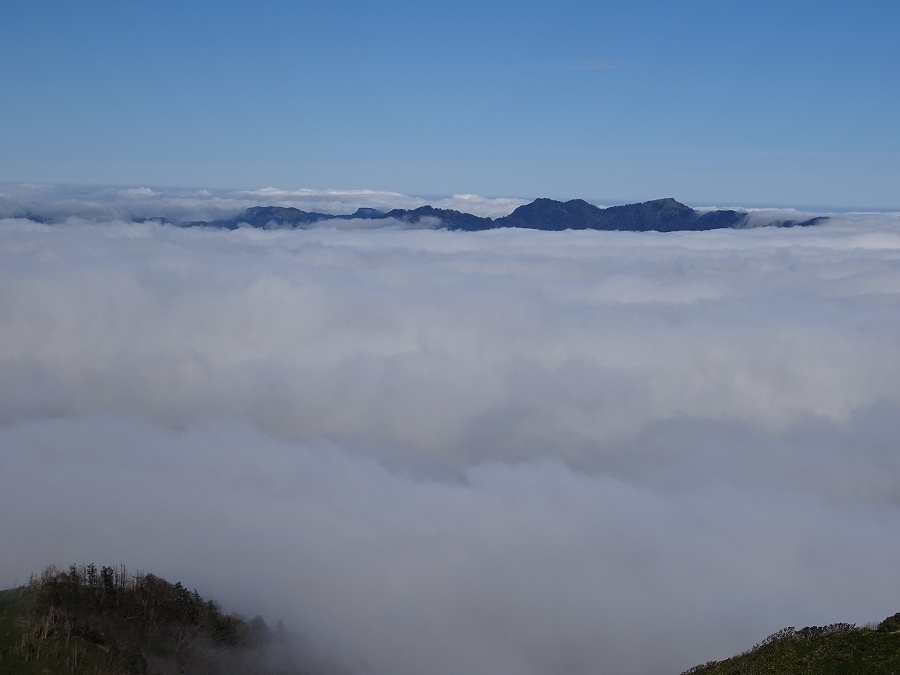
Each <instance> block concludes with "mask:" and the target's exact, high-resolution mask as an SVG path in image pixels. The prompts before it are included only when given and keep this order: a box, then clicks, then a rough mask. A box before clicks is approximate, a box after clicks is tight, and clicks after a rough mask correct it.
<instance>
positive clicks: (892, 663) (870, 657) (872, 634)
mask: <svg viewBox="0 0 900 675" xmlns="http://www.w3.org/2000/svg"><path fill="white" fill-rule="evenodd" d="M764 673H765V674H777V675H898V674H900V613H898V614H894V615H893V616H890V617H888V618H887V619H885V620H884V621H882V622H881V623H880V624H878V625H877V626H874V627H870V626H865V627H861V626H854V625H853V624H848V623H836V624H832V625H830V626H809V627H807V628H801V629H800V630H795V629H794V628H783V629H781V630H780V631H778V632H777V633H774V634H772V635H770V636H769V637H767V638H766V639H765V640H763V641H762V642H761V643H759V644H758V645H756V646H754V647H753V648H752V649H750V650H748V651H746V652H744V653H743V654H740V655H738V656H733V657H731V658H730V659H726V660H724V661H711V662H710V663H706V664H703V665H700V666H694V667H693V668H691V669H690V670H687V671H685V672H684V673H682V675H763V674H764Z"/></svg>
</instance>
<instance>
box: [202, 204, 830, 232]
mask: <svg viewBox="0 0 900 675" xmlns="http://www.w3.org/2000/svg"><path fill="white" fill-rule="evenodd" d="M351 219H363V220H384V221H389V220H393V221H401V222H405V223H410V224H412V225H421V226H429V225H430V226H434V227H441V228H445V229H448V230H465V231H468V232H476V231H480V230H493V229H497V228H501V227H520V228H528V229H533V230H553V231H559V230H625V231H632V232H647V231H657V232H677V231H687V230H715V229H720V228H740V227H747V226H748V225H749V223H748V214H747V213H742V212H740V211H733V210H719V211H706V212H703V211H695V210H694V209H692V208H690V207H689V206H685V205H684V204H682V203H680V202H677V201H675V200H674V199H672V198H671V197H670V198H667V199H655V200H653V201H649V202H643V203H640V204H625V205H623V206H611V207H609V208H605V209H603V208H600V207H598V206H594V205H593V204H590V203H588V202H586V201H584V200H583V199H572V200H570V201H567V202H560V201H556V200H555V199H535V200H534V201H533V202H531V203H530V204H525V205H524V206H520V207H519V208H517V209H516V210H515V211H513V212H512V213H510V214H509V215H508V216H504V217H502V218H482V217H480V216H475V215H472V214H471V213H463V212H461V211H455V210H452V209H437V208H435V207H433V206H420V207H418V208H416V209H393V210H391V211H388V212H387V213H384V212H382V211H379V210H377V209H371V208H361V209H358V210H357V211H356V212H355V213H352V214H349V215H346V214H345V215H331V214H327V213H316V212H307V211H301V210H300V209H295V208H292V207H285V206H254V207H252V208H249V209H246V210H245V211H242V212H241V213H239V214H237V215H236V216H233V217H231V218H225V219H220V220H213V221H210V222H192V223H184V225H185V226H197V225H203V226H207V227H223V228H227V229H235V228H237V227H240V226H241V225H249V226H251V227H259V228H301V229H302V228H307V227H309V226H311V225H314V224H315V223H319V222H322V221H325V220H351ZM825 220H827V218H826V217H823V216H820V217H818V218H810V219H808V220H781V221H775V222H772V223H771V224H772V225H775V226H778V227H795V226H796V227H805V226H809V225H816V224H818V223H820V222H823V221H825ZM386 224H387V223H386Z"/></svg>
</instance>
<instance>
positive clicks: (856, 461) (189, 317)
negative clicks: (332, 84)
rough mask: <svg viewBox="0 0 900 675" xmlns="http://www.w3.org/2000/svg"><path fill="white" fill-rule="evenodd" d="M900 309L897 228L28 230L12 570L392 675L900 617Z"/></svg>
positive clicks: (8, 417) (10, 270)
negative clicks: (57, 572)
mask: <svg viewBox="0 0 900 675" xmlns="http://www.w3.org/2000/svg"><path fill="white" fill-rule="evenodd" d="M367 198H368V197H367ZM127 199H130V198H126V199H125V200H123V199H122V198H115V199H114V198H110V199H109V203H110V204H111V205H112V206H111V207H110V208H113V209H119V212H120V213H121V214H126V213H128V208H130V207H128V206H127V204H126V202H127ZM345 202H347V203H348V204H349V202H350V199H349V198H347V199H346V200H345ZM123 204H126V205H123ZM359 205H368V204H366V203H359V202H356V203H353V204H352V205H350V206H352V208H350V206H348V208H347V211H345V212H351V211H352V210H353V208H355V207H356V206H359ZM59 208H60V212H61V213H62V212H64V210H65V208H66V207H65V205H63V206H60V207H59ZM173 208H174V207H173ZM185 208H188V207H187V206H185ZM190 208H195V207H194V206H190ZM301 208H302V207H301ZM321 210H325V209H324V208H322V209H321ZM510 210H511V209H510ZM155 215H158V214H155ZM132 216H133V214H131V215H129V217H132ZM80 217H81V218H86V216H85V215H84V214H81V216H80ZM116 217H125V216H124V215H122V216H116ZM898 301H900V219H898V217H897V216H896V215H891V214H882V215H871V214H870V215H847V216H838V217H835V218H833V219H832V221H831V222H830V223H829V224H827V225H822V226H817V227H815V228H807V229H774V228H762V229H754V230H718V231H711V232H682V233H669V234H660V233H628V232H593V231H579V232H571V231H570V232H536V231H528V230H497V231H490V232H479V233H464V232H446V231H430V230H412V231H400V230H396V231H394V230H381V231H362V230H357V231H339V230H336V229H331V228H327V227H326V228H320V229H315V230H309V231H283V230H282V231H261V230H250V229H240V230H236V231H233V232H228V231H212V230H207V229H193V230H182V229H178V228H175V227H170V226H165V225H158V224H155V223H143V224H134V223H122V222H107V223H103V222H100V223H90V222H83V221H77V222H76V221H70V223H69V224H66V225H54V226H47V225H40V224H36V223H34V222H30V221H27V220H23V219H19V220H3V221H0V319H2V320H0V382H3V385H4V386H3V387H2V390H0V462H2V465H0V509H2V512H3V513H4V514H6V517H5V518H3V519H2V520H0V542H3V549H4V555H3V556H2V557H0V584H2V585H3V586H7V585H11V584H12V583H13V582H14V581H15V580H16V579H19V580H20V581H21V580H22V579H23V577H24V576H25V575H27V574H28V573H29V572H31V571H34V570H35V569H38V568H39V567H41V566H42V565H44V564H47V563H51V562H55V563H68V562H73V561H89V560H96V561H97V562H119V561H121V562H124V563H126V564H127V565H129V566H130V567H132V568H134V567H143V568H145V569H147V570H150V571H154V572H156V573H160V574H163V575H166V576H169V577H171V578H172V579H173V580H174V579H181V580H182V581H184V582H185V584H186V585H188V586H189V587H193V586H197V587H198V589H199V590H200V591H201V592H202V593H204V594H205V595H210V596H213V597H216V598H217V599H219V600H221V601H222V602H223V604H225V606H226V608H227V609H236V610H240V611H244V612H247V613H256V612H263V613H264V614H266V616H267V618H271V619H276V618H279V617H281V618H283V619H284V620H285V621H286V622H288V624H289V625H291V626H292V627H294V628H296V629H297V630H298V631H300V632H302V633H303V634H304V635H306V636H307V637H308V640H309V643H310V645H312V646H313V647H314V648H315V649H317V650H319V651H321V652H322V653H324V654H326V655H330V656H332V657H335V658H339V659H340V661H341V662H342V663H344V664H346V666H347V669H348V670H349V671H351V672H360V673H362V672H374V673H392V674H393V673H401V674H403V673H409V674H412V673H441V674H444V673H448V674H449V673H461V672H471V673H500V674H505V673H509V674H513V673H516V674H518V673H548V672H573V673H596V672H602V673H623V674H631V673H634V674H638V673H642V674H643V673H660V674H662V673H678V672H680V671H681V670H683V669H685V668H687V667H689V666H691V665H694V664H696V663H699V662H702V661H706V660H708V659H711V658H721V657H725V656H728V655H730V654H732V653H733V652H736V651H740V650H742V649H744V648H746V647H748V646H750V645H751V644H752V643H753V642H755V641H758V640H759V639H761V638H763V637H765V635H766V634H768V633H770V632H772V631H774V630H776V629H777V628H780V627H781V626H784V625H807V624H822V623H830V622H833V621H857V622H865V621H869V620H879V619H881V618H883V617H884V616H887V615H888V614H892V613H894V612H896V611H898V610H900V594H896V593H895V588H896V566H897V561H898V560H900V457H898V453H897V447H896V445H897V441H896V439H897V438H900V416H898V412H900V377H898V375H900V350H898V338H897V336H898V335H900V312H898V311H897V309H898Z"/></svg>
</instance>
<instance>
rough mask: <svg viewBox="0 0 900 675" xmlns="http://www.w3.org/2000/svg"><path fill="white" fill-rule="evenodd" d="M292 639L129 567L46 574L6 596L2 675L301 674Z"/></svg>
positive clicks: (2, 595) (0, 638)
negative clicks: (288, 639)
mask: <svg viewBox="0 0 900 675" xmlns="http://www.w3.org/2000/svg"><path fill="white" fill-rule="evenodd" d="M290 651H291V650H290V649H289V647H288V646H287V645H286V640H285V636H284V634H283V633H282V632H279V631H270V630H269V628H268V626H266V624H265V621H263V620H262V618H261V617H257V618H256V619H254V620H253V621H249V622H248V621H245V620H244V619H242V618H240V617H238V616H235V615H227V614H224V613H222V612H221V611H220V610H219V608H218V607H217V606H216V604H215V603H213V602H211V601H207V600H204V599H203V598H202V597H201V596H200V595H199V594H198V593H197V592H196V591H188V590H187V589H186V588H185V587H184V586H182V585H181V584H180V583H178V584H171V583H169V582H167V581H166V580H165V579H161V578H159V577H156V576H154V575H152V574H142V573H140V574H136V575H130V574H128V573H127V571H126V570H125V569H124V568H113V567H102V568H100V569H97V568H96V567H95V566H94V565H89V566H81V567H76V566H74V565H73V566H72V567H70V568H69V569H68V570H67V571H61V570H58V569H56V568H52V567H51V568H48V569H46V570H44V572H43V573H42V574H41V575H40V577H38V578H32V580H31V582H30V583H29V584H28V586H25V587H22V588H18V589H12V590H7V591H0V675H6V674H16V675H43V674H44V673H54V674H57V673H72V674H73V675H81V674H83V675H126V674H133V675H168V674H169V673H173V674H174V673H187V674H190V673H204V674H208V675H219V674H225V673H250V672H253V673H265V674H267V675H301V674H302V673H303V672H307V671H306V669H301V668H299V667H298V666H296V665H295V663H293V661H292V657H291V655H290Z"/></svg>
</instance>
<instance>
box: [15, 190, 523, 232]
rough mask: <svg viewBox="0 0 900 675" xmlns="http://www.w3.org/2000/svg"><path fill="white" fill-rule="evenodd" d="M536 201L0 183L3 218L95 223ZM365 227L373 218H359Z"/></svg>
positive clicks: (498, 209) (472, 209) (484, 207)
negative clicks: (258, 210) (257, 211)
mask: <svg viewBox="0 0 900 675" xmlns="http://www.w3.org/2000/svg"><path fill="white" fill-rule="evenodd" d="M528 201H530V200H526V199H514V198H508V197H497V198H492V197H482V196H480V195H472V194H456V195H453V196H451V197H444V198H437V199H432V200H426V199H423V198H421V197H411V196H409V195H404V194H401V193H399V192H387V191H383V190H314V189H309V188H302V189H298V190H282V189H278V188H272V187H268V188H261V189H259V190H184V189H168V190H164V189H153V188H148V187H137V188H120V187H108V186H94V185H49V184H0V218H30V219H32V220H36V221H39V222H47V223H61V222H65V221H66V220H69V219H81V220H88V221H92V222H104V221H117V220H121V221H125V222H132V221H141V220H147V219H150V218H164V219H166V220H168V221H170V222H176V223H180V222H192V221H198V220H203V221H210V220H216V219H217V218H227V217H230V216H233V215H235V214H237V213H239V212H240V211H243V210H244V209H246V208H249V207H251V206H289V207H294V208H298V209H301V210H304V211H314V212H317V213H330V214H334V215H341V214H344V215H346V214H350V213H353V212H354V211H356V210H357V209H358V208H360V207H365V208H374V209H379V210H381V211H385V212H387V211H390V210H391V209H415V208H417V207H419V206H424V205H426V204H431V205H432V206H435V207H437V208H442V209H456V210H457V211H463V212H465V213H472V214H475V215H477V216H483V217H491V218H498V217H501V216H505V215H507V214H509V213H512V211H513V210H515V208H516V207H517V206H521V205H522V204H525V203H527V202H528ZM359 225H360V226H361V227H363V228H366V227H371V224H370V223H365V222H364V221H359Z"/></svg>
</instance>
